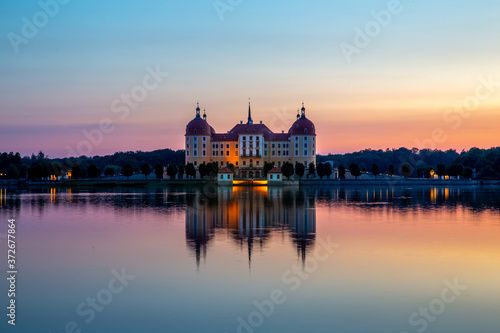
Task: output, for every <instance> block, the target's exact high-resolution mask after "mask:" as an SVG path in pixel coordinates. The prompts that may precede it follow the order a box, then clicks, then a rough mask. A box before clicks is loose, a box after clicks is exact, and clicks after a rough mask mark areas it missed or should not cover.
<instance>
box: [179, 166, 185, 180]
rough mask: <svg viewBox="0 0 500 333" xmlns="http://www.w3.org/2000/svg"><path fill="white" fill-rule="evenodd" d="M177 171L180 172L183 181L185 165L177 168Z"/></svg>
mask: <svg viewBox="0 0 500 333" xmlns="http://www.w3.org/2000/svg"><path fill="white" fill-rule="evenodd" d="M177 170H178V175H179V179H182V177H183V176H184V172H185V168H184V164H179V165H178V166H177Z"/></svg>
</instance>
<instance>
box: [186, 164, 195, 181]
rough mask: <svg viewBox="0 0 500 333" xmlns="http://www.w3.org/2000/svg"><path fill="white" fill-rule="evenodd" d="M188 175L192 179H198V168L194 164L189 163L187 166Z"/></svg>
mask: <svg viewBox="0 0 500 333" xmlns="http://www.w3.org/2000/svg"><path fill="white" fill-rule="evenodd" d="M186 175H187V176H188V177H191V178H194V177H196V168H195V167H194V164H193V163H188V164H187V165H186Z"/></svg>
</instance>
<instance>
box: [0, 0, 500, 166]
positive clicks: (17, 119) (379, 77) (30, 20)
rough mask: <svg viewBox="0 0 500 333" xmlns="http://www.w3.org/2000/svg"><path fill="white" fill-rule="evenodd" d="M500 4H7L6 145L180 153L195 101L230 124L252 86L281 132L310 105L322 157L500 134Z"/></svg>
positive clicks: (448, 144) (496, 140)
mask: <svg viewBox="0 0 500 333" xmlns="http://www.w3.org/2000/svg"><path fill="white" fill-rule="evenodd" d="M59 1H61V2H65V1H67V0H65V1H63V0H59ZM54 4H57V6H56V5H54ZM42 7H45V8H46V10H47V11H48V12H50V13H49V14H50V15H47V14H45V12H41V11H42ZM57 7H59V8H57ZM499 12H500V2H498V1H493V0H491V1H484V0H483V1H460V0H458V1H457V0H455V1H451V0H445V1H431V0H419V1H411V0H405V1H400V2H399V4H398V1H368V0H362V1H351V2H347V1H342V2H340V1H323V0H321V1H314V2H311V1H290V0H288V1H250V0H243V1H239V0H199V1H153V0H151V1H126V0H125V1H124V0H122V1H115V0H112V1H69V2H68V3H67V4H59V2H56V0H41V1H40V2H38V1H31V0H30V1H22V2H18V1H3V2H1V4H0V18H1V19H0V33H1V36H2V38H1V39H0V60H1V61H0V151H19V152H20V153H21V155H29V154H31V153H33V152H35V153H36V152H38V151H39V150H43V151H44V152H46V153H47V154H48V155H49V156H50V157H65V156H68V155H69V156H71V155H80V154H79V153H84V154H86V155H91V156H93V155H103V154H112V153H114V152H116V151H129V150H133V151H135V150H143V151H150V150H154V149H162V148H172V149H183V148H184V145H183V143H184V137H183V136H184V131H185V126H186V124H187V123H188V122H189V121H190V120H191V119H192V118H193V117H194V114H195V111H194V110H195V107H196V102H197V101H199V102H200V107H201V108H202V109H203V108H206V111H207V115H208V121H209V123H210V125H212V126H213V127H214V128H215V130H216V131H217V132H225V131H228V130H230V129H231V128H232V126H234V125H235V124H236V123H239V121H240V120H244V119H246V112H247V105H248V98H251V101H252V112H253V119H254V121H259V120H262V121H263V122H264V123H265V124H267V125H268V127H270V128H271V129H272V130H274V131H276V132H281V131H282V130H284V131H288V129H289V127H290V125H291V124H292V123H293V121H294V119H295V115H296V112H297V109H298V108H299V107H300V106H301V103H302V102H303V101H304V102H305V106H306V108H307V116H308V117H309V119H311V120H312V121H313V122H314V123H315V124H316V128H317V135H318V153H319V154H327V153H344V152H351V151H356V150H361V149H366V148H372V149H379V148H381V149H385V148H398V147H402V146H404V147H408V148H411V147H417V148H438V149H449V148H453V149H457V150H458V151H461V150H462V149H466V150H467V149H469V148H470V147H474V146H476V147H481V148H489V147H492V146H500V130H499V124H500V63H499V59H500V38H499V37H498V33H499V31H500V20H499V19H498V13H499ZM376 13H378V14H376ZM376 17H377V18H378V20H379V22H380V23H378V22H377V21H376ZM37 25H38V26H37ZM33 28H34V30H33ZM360 31H362V34H360V33H359V32H360ZM346 50H350V51H346ZM353 50H355V51H353ZM349 52H350V53H349ZM346 54H348V56H346ZM155 71H156V72H160V74H155V76H156V80H155V79H154V78H153V77H150V76H151V74H150V72H155ZM164 73H168V76H167V75H166V74H164ZM146 86H147V87H146ZM144 87H146V88H147V89H146V88H144ZM143 92H146V94H145V95H144V94H143ZM131 94H132V95H134V94H135V96H138V97H140V99H141V100H139V101H137V103H136V104H133V106H134V107H131V106H127V104H125V102H123V101H121V98H122V96H124V95H131ZM463 104H465V107H462V106H461V105H463ZM457 106H458V107H457ZM100 123H101V125H100ZM100 126H101V128H100ZM85 133H86V134H85ZM87 136H88V137H90V138H91V139H89V138H87Z"/></svg>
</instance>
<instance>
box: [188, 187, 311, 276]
mask: <svg viewBox="0 0 500 333" xmlns="http://www.w3.org/2000/svg"><path fill="white" fill-rule="evenodd" d="M217 232H227V234H228V235H229V236H230V238H231V239H232V241H233V242H234V243H235V244H237V245H238V246H240V247H241V248H244V247H245V248H246V249H247V251H248V264H249V267H250V266H251V261H252V253H253V251H254V247H255V246H258V247H260V248H262V247H263V246H264V245H265V244H266V242H268V240H269V239H270V236H271V234H273V233H281V234H283V233H288V234H289V236H290V237H291V239H292V241H293V243H294V244H295V246H296V248H297V253H298V255H299V256H300V257H301V259H302V262H304V261H305V259H306V254H307V252H308V249H309V248H310V247H311V246H312V245H313V244H314V239H315V233H316V201H315V196H314V193H310V190H308V189H302V190H291V189H286V188H285V189H283V188H272V187H269V188H268V187H256V188H249V187H229V188H219V189H217V190H216V191H211V190H208V191H207V190H206V189H203V188H202V189H199V190H195V191H194V192H192V193H190V194H189V196H188V200H187V208H186V241H187V244H188V246H189V248H190V249H191V250H192V251H193V252H194V253H195V257H196V263H197V266H199V264H200V260H201V258H202V257H203V258H205V257H206V254H207V247H208V246H209V243H210V242H211V241H212V240H213V238H214V236H215V234H216V233H217Z"/></svg>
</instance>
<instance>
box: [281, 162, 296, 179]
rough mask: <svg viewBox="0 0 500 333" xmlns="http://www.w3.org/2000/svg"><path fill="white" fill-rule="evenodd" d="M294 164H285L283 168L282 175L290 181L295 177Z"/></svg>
mask: <svg viewBox="0 0 500 333" xmlns="http://www.w3.org/2000/svg"><path fill="white" fill-rule="evenodd" d="M293 172H294V170H293V164H292V163H290V162H285V163H284V164H283V166H282V167H281V173H282V174H283V176H285V177H286V178H287V179H288V180H290V177H291V176H293Z"/></svg>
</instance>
